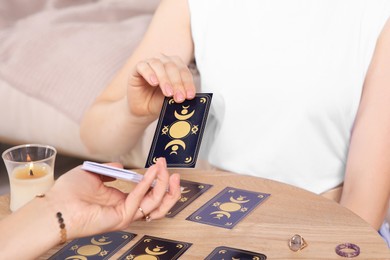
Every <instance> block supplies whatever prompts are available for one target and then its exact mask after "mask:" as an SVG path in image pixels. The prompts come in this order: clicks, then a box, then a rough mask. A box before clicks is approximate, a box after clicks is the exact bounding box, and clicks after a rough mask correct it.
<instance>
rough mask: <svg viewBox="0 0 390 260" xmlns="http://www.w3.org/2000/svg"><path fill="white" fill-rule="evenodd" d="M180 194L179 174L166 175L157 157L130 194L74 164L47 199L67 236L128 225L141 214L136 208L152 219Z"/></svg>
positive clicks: (161, 213)
mask: <svg viewBox="0 0 390 260" xmlns="http://www.w3.org/2000/svg"><path fill="white" fill-rule="evenodd" d="M154 180H156V184H155V186H154V188H150V187H151V184H152V182H153V181H154ZM180 194H181V192H180V177H179V175H178V174H172V175H171V176H169V173H168V171H167V168H166V161H165V159H164V158H160V159H159V160H157V163H156V164H155V165H153V166H151V167H150V168H149V169H148V170H147V171H146V173H145V175H144V178H143V180H142V181H141V182H140V183H139V184H137V185H136V186H135V188H134V189H133V190H132V191H131V192H130V193H129V194H125V193H123V192H121V191H119V190H117V189H115V188H112V187H107V186H105V185H104V183H103V182H102V180H101V176H100V175H97V174H94V173H89V172H85V171H83V170H81V168H80V167H77V168H74V169H73V170H71V171H69V172H68V173H66V174H64V175H62V176H61V177H60V178H59V179H58V180H57V181H56V183H55V185H54V186H53V188H52V189H51V191H50V192H48V193H47V195H46V199H48V200H49V203H50V204H51V205H52V206H53V207H55V208H56V210H58V211H61V212H62V214H63V217H64V220H65V224H66V228H67V232H68V239H74V238H77V237H82V236H88V235H92V234H97V233H103V232H108V231H113V230H120V229H124V228H127V227H128V226H129V225H130V224H131V223H132V222H133V221H135V220H138V219H141V218H142V217H144V215H143V213H142V212H141V211H140V210H139V208H142V210H143V212H144V214H145V215H148V216H149V217H150V219H152V220H154V219H159V218H162V217H164V216H165V214H166V213H167V212H168V211H169V210H170V209H171V207H172V206H173V205H174V204H175V203H176V202H177V200H178V199H179V198H180Z"/></svg>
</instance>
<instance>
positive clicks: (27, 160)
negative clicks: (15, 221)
mask: <svg viewBox="0 0 390 260" xmlns="http://www.w3.org/2000/svg"><path fill="white" fill-rule="evenodd" d="M56 155H57V150H56V149H55V148H54V147H52V146H49V145H42V144H24V145H18V146H14V147H11V148H9V149H7V150H6V151H4V152H3V154H2V157H3V160H4V164H5V166H6V169H7V172H8V177H9V182H10V209H11V211H16V210H17V209H19V208H20V207H22V206H23V205H25V204H26V203H27V202H29V201H30V200H32V199H33V198H34V197H35V196H36V195H39V194H44V193H45V192H46V191H47V190H49V189H50V188H51V187H52V186H53V184H54V163H55V158H56Z"/></svg>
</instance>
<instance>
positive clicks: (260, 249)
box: [0, 169, 390, 259]
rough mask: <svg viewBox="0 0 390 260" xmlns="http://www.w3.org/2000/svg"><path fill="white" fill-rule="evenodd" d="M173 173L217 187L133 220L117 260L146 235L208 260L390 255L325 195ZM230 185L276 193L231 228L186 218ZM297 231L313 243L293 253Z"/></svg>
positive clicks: (2, 212)
mask: <svg viewBox="0 0 390 260" xmlns="http://www.w3.org/2000/svg"><path fill="white" fill-rule="evenodd" d="M137 171H138V172H140V173H143V172H144V170H137ZM170 172H179V173H181V176H182V179H185V180H191V181H196V182H202V183H208V184H212V185H213V187H212V188H210V189H209V190H208V191H207V192H206V193H204V194H202V195H201V196H200V197H199V198H197V199H196V200H195V201H194V202H192V203H191V204H190V205H189V206H187V207H186V208H185V209H184V210H182V211H181V212H180V213H179V214H178V215H176V216H175V217H174V218H164V219H161V220H155V221H151V222H148V223H146V222H144V221H138V222H136V223H133V224H132V226H131V227H130V228H128V229H127V230H126V231H128V232H132V233H136V234H137V236H136V237H135V238H134V239H133V240H132V241H130V242H129V243H128V244H127V245H126V246H124V247H123V248H122V249H121V250H119V251H118V252H117V253H116V254H115V255H114V257H113V259H116V258H118V257H119V256H121V255H122V254H123V253H124V252H125V251H126V250H128V249H129V248H130V247H131V246H132V245H134V244H135V243H136V242H137V241H138V240H139V239H140V238H141V237H142V236H143V235H151V236H156V237H162V238H166V239H172V240H179V241H184V242H190V243H193V245H192V246H191V247H190V248H189V249H188V250H187V251H186V252H185V253H184V254H183V255H182V257H181V259H204V257H206V256H207V255H208V254H209V253H211V251H212V250H213V249H214V248H216V247H218V246H229V247H234V248H239V249H244V250H249V251H254V252H257V253H262V254H265V255H266V256H267V259H345V258H343V257H340V256H339V255H337V254H336V253H335V247H336V246H337V245H338V244H340V243H346V242H349V243H354V244H356V245H358V246H359V247H360V251H361V253H360V255H359V256H358V257H355V259H390V250H389V248H388V247H387V245H386V244H385V242H384V240H383V239H382V238H381V237H380V236H379V234H378V233H377V231H376V230H374V229H373V228H371V227H370V226H369V225H368V224H367V223H366V222H365V221H363V220H362V219H361V218H360V217H358V216H357V215H355V214H354V213H352V212H351V211H349V210H348V209H346V208H344V207H341V206H340V205H339V204H337V203H336V202H334V201H331V200H328V199H325V198H323V197H321V196H319V195H316V194H313V193H310V192H308V191H305V190H302V189H299V188H296V187H293V186H290V185H286V184H282V183H279V182H275V181H270V180H266V179H262V178H256V177H251V176H245V175H238V174H232V173H228V172H223V171H202V170H195V169H170ZM110 185H113V186H115V187H117V188H119V189H121V190H123V191H128V190H130V189H131V187H133V184H132V183H128V182H123V181H114V182H111V184H110ZM228 186H229V187H234V188H238V189H245V190H251V191H256V192H263V193H270V194H271V196H270V197H269V198H268V199H267V200H266V201H264V202H263V203H262V204H260V205H259V206H258V207H257V208H256V209H255V210H253V211H252V212H251V213H250V214H249V215H248V216H246V217H245V218H244V219H243V220H242V221H241V222H239V223H238V224H237V225H236V226H235V227H234V228H233V229H231V230H230V229H224V228H219V227H214V226H210V225H205V224H199V223H195V222H192V221H188V220H186V218H187V217H188V216H189V215H190V214H191V213H192V212H194V211H195V210H197V209H198V208H199V207H201V206H202V205H203V204H204V203H205V202H207V201H208V200H209V199H211V198H212V197H213V196H215V195H216V194H217V193H219V192H220V191H221V190H222V189H224V188H225V187H228ZM8 214H10V211H9V197H8V195H5V196H1V197H0V218H4V217H5V216H6V215H8ZM294 234H299V235H301V236H302V237H303V238H304V239H305V241H306V242H307V243H308V246H307V247H306V248H304V249H303V250H301V251H298V252H293V251H291V250H290V249H289V247H288V240H289V239H290V238H291V237H292V236H293V235H294ZM60 248H61V246H58V247H55V248H53V249H51V250H50V251H49V252H47V253H46V254H45V255H43V256H42V257H41V258H40V259H47V258H48V257H49V256H51V255H52V254H54V253H55V252H56V251H58V250H59V249H60Z"/></svg>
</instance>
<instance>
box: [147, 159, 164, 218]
mask: <svg viewBox="0 0 390 260" xmlns="http://www.w3.org/2000/svg"><path fill="white" fill-rule="evenodd" d="M155 166H156V170H157V176H156V177H157V178H156V182H155V185H154V187H153V189H151V190H150V192H149V193H148V195H149V196H148V203H149V204H151V205H148V207H151V209H150V211H152V210H153V209H154V208H156V207H158V205H159V204H160V203H161V201H162V199H163V197H164V196H165V194H166V193H167V190H168V186H169V172H168V169H167V163H166V160H165V158H163V157H161V158H158V159H157V162H156V164H155ZM150 211H149V212H150Z"/></svg>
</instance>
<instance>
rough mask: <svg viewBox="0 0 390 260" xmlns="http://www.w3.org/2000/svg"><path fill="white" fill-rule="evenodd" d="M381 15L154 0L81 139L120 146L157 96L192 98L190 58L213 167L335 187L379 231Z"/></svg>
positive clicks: (128, 142) (137, 129) (388, 50)
mask: <svg viewBox="0 0 390 260" xmlns="http://www.w3.org/2000/svg"><path fill="white" fill-rule="evenodd" d="M389 17H390V1H386V0H357V1H355V0H343V1H328V0H323V1H310V0H295V1H290V0H278V1H266V0H252V1H249V0H248V1H234V0H228V1H226V0H212V1H210V0H188V1H185V0H163V1H161V4H160V6H159V7H158V9H157V11H156V13H155V15H154V18H153V20H152V22H151V24H150V26H149V29H148V31H147V32H146V34H145V36H144V38H143V40H142V41H141V43H140V45H139V46H138V48H137V49H136V50H135V52H134V53H133V55H132V56H131V57H130V58H129V60H128V61H127V63H126V64H125V65H124V67H123V68H122V69H121V71H120V72H119V73H118V74H117V76H116V77H115V78H114V79H113V81H112V83H111V84H110V85H109V86H108V87H107V88H106V90H105V91H104V92H103V93H102V94H101V95H100V96H99V97H98V98H97V100H96V101H95V103H94V104H93V105H92V106H91V108H90V109H89V111H87V113H86V114H85V118H84V120H83V123H82V129H81V134H82V138H83V140H84V142H85V144H86V146H87V147H88V148H89V150H90V151H91V152H94V153H103V154H104V153H105V154H110V155H121V154H125V153H127V152H128V151H129V150H131V149H132V148H133V147H134V145H135V143H136V142H137V138H139V136H140V135H141V134H142V133H143V131H144V130H145V128H146V127H147V126H148V125H149V124H150V123H151V122H153V121H154V120H156V118H157V117H158V115H159V112H160V109H161V104H162V101H163V97H165V96H168V97H169V96H172V97H173V98H174V100H175V101H176V102H179V103H180V102H182V101H183V100H185V99H192V98H193V97H194V95H195V93H196V88H195V86H194V83H193V79H192V75H191V73H190V71H189V70H188V67H187V66H188V65H189V64H190V63H191V62H193V61H195V62H196V64H197V68H198V70H199V72H200V76H201V90H202V92H212V93H213V94H214V95H213V104H212V108H211V112H210V116H209V121H208V129H207V130H206V133H205V142H204V144H203V146H205V147H207V149H204V150H205V151H208V153H207V154H206V155H205V156H207V157H206V158H207V160H208V161H209V162H210V163H211V164H212V165H214V166H216V167H218V168H221V169H224V170H229V171H234V172H237V173H245V174H251V175H256V176H260V177H265V178H270V179H274V180H278V181H282V182H285V183H289V184H292V185H295V186H298V187H301V188H304V189H307V190H310V191H312V192H315V193H318V194H323V193H326V192H327V191H329V190H332V189H333V188H337V187H340V186H343V188H342V194H341V199H340V203H341V204H342V205H343V206H345V207H347V208H349V209H350V210H352V211H354V212H355V213H356V214H358V215H360V216H361V217H362V218H363V219H365V220H366V221H367V222H368V223H369V224H370V225H371V226H372V227H373V228H375V229H377V230H378V229H379V228H380V226H381V224H382V222H383V220H384V217H385V215H386V212H387V209H388V203H389V198H390V144H389V140H390V102H388V100H389V97H390V73H388V72H389V71H390V22H389V21H388V18H389ZM113 115H115V116H113ZM97 126H99V127H97ZM107 133H110V134H107ZM97 140H98V141H97Z"/></svg>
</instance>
